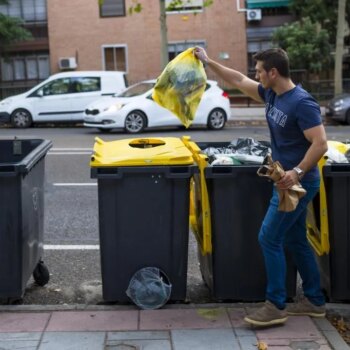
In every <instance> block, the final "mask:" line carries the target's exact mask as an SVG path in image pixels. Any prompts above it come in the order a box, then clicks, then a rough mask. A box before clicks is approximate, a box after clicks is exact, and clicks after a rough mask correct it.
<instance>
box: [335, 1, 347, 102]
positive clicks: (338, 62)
mask: <svg viewBox="0 0 350 350" xmlns="http://www.w3.org/2000/svg"><path fill="white" fill-rule="evenodd" d="M345 3H346V0H339V2H338V21H337V23H338V28H337V39H336V47H335V67H334V94H335V95H338V94H341V93H342V92H343V55H344V22H345Z"/></svg>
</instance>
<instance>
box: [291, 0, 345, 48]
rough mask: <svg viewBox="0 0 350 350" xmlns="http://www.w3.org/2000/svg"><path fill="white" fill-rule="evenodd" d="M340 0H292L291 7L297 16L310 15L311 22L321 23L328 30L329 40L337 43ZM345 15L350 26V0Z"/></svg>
mask: <svg viewBox="0 0 350 350" xmlns="http://www.w3.org/2000/svg"><path fill="white" fill-rule="evenodd" d="M337 3H338V1H334V0H308V1H305V0H292V2H291V5H290V9H291V11H292V13H294V14H295V15H296V16H297V18H303V17H309V18H310V20H311V22H313V23H319V25H320V26H321V28H323V29H325V30H327V32H328V34H329V40H330V42H331V43H335V40H336V33H337V16H338V7H337ZM345 16H346V22H347V25H348V27H350V1H346V6H345Z"/></svg>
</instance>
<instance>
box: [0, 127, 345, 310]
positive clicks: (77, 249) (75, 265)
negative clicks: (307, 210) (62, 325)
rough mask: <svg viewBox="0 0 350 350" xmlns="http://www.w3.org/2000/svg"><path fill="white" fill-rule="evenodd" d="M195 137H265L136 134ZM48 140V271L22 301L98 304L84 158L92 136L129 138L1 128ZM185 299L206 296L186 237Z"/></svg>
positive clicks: (5, 133)
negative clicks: (45, 279) (43, 282)
mask: <svg viewBox="0 0 350 350" xmlns="http://www.w3.org/2000/svg"><path fill="white" fill-rule="evenodd" d="M182 135H189V136H191V138H192V139H193V140H194V141H231V140H234V139H236V138H238V137H253V138H255V139H256V140H268V139H269V134H268V131H267V129H266V127H261V126H254V125H245V126H237V125H231V126H228V127H226V128H225V129H224V130H221V131H208V130H204V129H197V130H191V131H188V130H178V129H177V130H171V129H168V130H163V131H148V132H145V133H144V134H142V135H139V136H138V137H147V138H148V137H155V136H158V137H161V136H163V137H165V136H166V137H169V136H171V137H181V136H182ZM327 135H328V139H333V140H342V141H344V140H346V139H349V138H350V126H327ZM15 136H16V137H18V138H21V137H24V138H40V139H50V140H52V142H53V147H52V149H51V150H50V151H49V152H48V154H47V156H46V157H45V161H46V179H45V220H44V227H45V230H44V231H45V233H44V244H45V254H44V261H45V264H46V265H47V267H48V268H49V271H50V278H51V279H50V282H49V283H48V284H47V285H46V286H45V287H39V286H37V285H35V284H34V283H33V280H32V279H31V280H30V281H29V282H28V287H27V290H26V293H25V295H24V297H23V300H22V302H23V303H24V304H38V305H50V304H51V305H54V304H99V303H103V298H102V288H101V272H100V252H99V248H98V245H99V233H98V232H99V230H98V199H97V185H96V181H95V179H91V178H90V166H89V160H90V155H91V152H92V148H93V145H94V142H95V141H94V140H95V137H96V136H98V137H100V138H102V139H103V140H105V141H108V140H116V139H123V138H131V137H132V136H131V135H128V134H124V133H122V132H115V133H109V134H100V133H98V132H95V130H91V129H85V128H79V127H56V128H52V127H36V128H31V129H23V130H22V129H18V130H17V129H11V128H2V129H0V138H1V139H4V138H6V139H7V138H13V137H15ZM188 266H189V271H188V282H187V290H188V293H187V300H188V302H193V303H203V302H209V301H210V294H209V290H208V288H207V287H206V286H205V284H204V282H203V281H202V277H201V274H200V271H199V266H198V259H197V244H196V241H195V239H194V237H193V235H192V234H190V240H189V261H188Z"/></svg>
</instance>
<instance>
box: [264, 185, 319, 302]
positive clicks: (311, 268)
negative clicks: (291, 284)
mask: <svg viewBox="0 0 350 350" xmlns="http://www.w3.org/2000/svg"><path fill="white" fill-rule="evenodd" d="M302 186H303V187H304V188H305V190H306V191H307V193H306V195H305V196H304V197H303V198H302V199H300V201H299V204H298V206H297V208H296V209H295V210H294V211H292V212H282V211H278V203H279V201H278V192H277V189H276V188H275V186H274V189H273V194H272V198H271V201H270V205H269V208H268V210H267V213H266V215H265V218H264V221H263V223H262V226H261V229H260V232H259V243H260V246H261V248H262V251H263V255H264V259H265V267H266V273H267V288H266V300H269V301H270V302H272V303H273V304H275V305H276V306H277V307H278V308H280V309H283V308H284V307H285V302H286V259H285V253H284V248H287V249H288V251H289V252H290V253H291V255H292V257H293V261H294V264H295V265H296V267H297V269H298V271H299V274H300V276H301V279H302V281H303V291H304V295H305V296H306V297H307V298H308V299H309V300H310V302H312V303H313V304H315V305H323V304H324V303H325V298H324V295H323V293H322V291H321V287H320V273H319V271H318V266H317V263H316V260H315V256H314V253H313V250H312V248H311V246H310V244H309V242H308V240H307V237H306V214H307V205H308V203H309V202H310V201H311V200H312V199H313V197H314V196H315V195H316V193H317V192H318V190H319V187H320V182H319V180H315V181H304V182H302Z"/></svg>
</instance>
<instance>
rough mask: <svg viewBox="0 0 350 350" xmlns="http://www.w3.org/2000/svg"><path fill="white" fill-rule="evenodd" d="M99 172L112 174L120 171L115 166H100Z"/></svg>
mask: <svg viewBox="0 0 350 350" xmlns="http://www.w3.org/2000/svg"><path fill="white" fill-rule="evenodd" d="M97 172H98V173H99V174H106V175H111V174H117V172H118V171H117V169H115V168H98V169H97Z"/></svg>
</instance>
